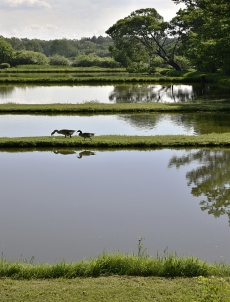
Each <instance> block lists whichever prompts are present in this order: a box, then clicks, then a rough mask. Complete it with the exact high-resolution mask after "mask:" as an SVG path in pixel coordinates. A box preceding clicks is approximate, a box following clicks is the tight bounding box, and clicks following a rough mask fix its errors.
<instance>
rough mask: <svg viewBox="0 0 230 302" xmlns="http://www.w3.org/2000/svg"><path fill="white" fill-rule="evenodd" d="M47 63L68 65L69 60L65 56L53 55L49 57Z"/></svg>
mask: <svg viewBox="0 0 230 302" xmlns="http://www.w3.org/2000/svg"><path fill="white" fill-rule="evenodd" d="M49 63H50V65H54V66H69V65H70V61H69V60H68V59H67V58H66V57H64V56H60V55H54V56H53V57H51V58H50V61H49Z"/></svg>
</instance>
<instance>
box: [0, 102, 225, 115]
mask: <svg viewBox="0 0 230 302" xmlns="http://www.w3.org/2000/svg"><path fill="white" fill-rule="evenodd" d="M66 102H67V103H68V99H67V100H66ZM210 111H211V112H230V99H225V100H221V101H220V100H219V101H215V100H211V101H210V100H209V101H208V102H207V101H205V100H202V101H200V102H196V103H172V104H169V103H167V104H162V103H121V104H103V103H97V102H88V103H84V104H14V103H7V104H0V114H54V115H55V114H62V115H63V114H73V115H74V114H100V113H106V114H114V113H148V112H149V113H151V112H156V113H157V112H159V113H163V112H175V113H176V112H188V113H189V112H210Z"/></svg>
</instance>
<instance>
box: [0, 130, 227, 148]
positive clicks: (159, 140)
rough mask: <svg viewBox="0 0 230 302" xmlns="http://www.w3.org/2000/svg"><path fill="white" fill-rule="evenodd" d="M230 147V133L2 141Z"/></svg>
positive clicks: (13, 144)
mask: <svg viewBox="0 0 230 302" xmlns="http://www.w3.org/2000/svg"><path fill="white" fill-rule="evenodd" d="M217 146H221V147H229V146H230V133H223V134H216V133H211V134H204V135H200V136H188V135H162V136H161V135H155V136H125V135H101V136H95V137H93V139H92V140H88V139H87V140H84V139H82V138H81V137H79V136H73V137H72V138H65V137H64V136H58V135H57V136H55V137H53V136H44V137H16V138H8V137H5V138H4V137H3V138H0V148H81V147H82V148H86V147H87V148H94V149H95V148H106V149H108V148H115V149H118V148H126V149H129V148H132V149H143V148H146V149H153V148H172V147H180V148H185V147H195V148H197V147H217Z"/></svg>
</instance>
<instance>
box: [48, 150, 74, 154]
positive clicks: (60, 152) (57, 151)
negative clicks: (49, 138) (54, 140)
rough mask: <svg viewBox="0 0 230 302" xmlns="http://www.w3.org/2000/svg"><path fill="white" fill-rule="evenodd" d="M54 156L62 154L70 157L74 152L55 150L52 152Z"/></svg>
mask: <svg viewBox="0 0 230 302" xmlns="http://www.w3.org/2000/svg"><path fill="white" fill-rule="evenodd" d="M53 152H54V153H55V154H62V155H70V154H75V153H76V151H74V150H55V151H53Z"/></svg>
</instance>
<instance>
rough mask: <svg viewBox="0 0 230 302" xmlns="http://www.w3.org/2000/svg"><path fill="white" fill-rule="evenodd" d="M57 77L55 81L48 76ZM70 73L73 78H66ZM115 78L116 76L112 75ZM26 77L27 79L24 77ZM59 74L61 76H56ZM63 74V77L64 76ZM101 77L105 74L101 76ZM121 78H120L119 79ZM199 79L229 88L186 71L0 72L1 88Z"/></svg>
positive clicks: (220, 79)
mask: <svg viewBox="0 0 230 302" xmlns="http://www.w3.org/2000/svg"><path fill="white" fill-rule="evenodd" d="M51 73H53V74H55V73H56V74H57V77H55V76H54V75H52V76H51V75H50V74H51ZM70 73H73V74H76V75H75V76H69V75H68V74H70ZM81 73H85V74H89V76H88V77H87V76H84V77H81V76H77V74H81ZM114 73H115V74H117V75H116V76H115V75H113V74H114ZM26 74H28V76H27V75H26ZM58 74H62V76H59V75H58ZM65 74H66V76H65ZM100 74H101V75H102V74H106V77H105V76H100ZM119 74H120V75H119ZM201 77H205V81H206V83H216V84H219V85H225V86H230V78H229V77H228V76H224V75H221V74H211V73H204V72H202V73H201V72H197V71H195V70H189V71H179V72H178V71H174V70H172V69H163V68H157V69H156V73H155V74H153V75H148V74H136V75H135V76H132V75H130V74H128V73H127V72H126V70H125V69H122V68H116V69H107V68H74V67H68V68H66V67H64V68H55V67H52V66H50V67H47V66H39V67H38V66H19V67H16V68H9V69H4V70H0V84H1V83H2V84H8V83H12V84H23V83H27V84H43V85H44V84H62V85H63V84H64V85H65V84H66V85H71V84H73V85H75V84H86V83H91V84H111V83H155V82H158V83H161V82H163V83H170V82H174V83H200V82H201Z"/></svg>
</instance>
